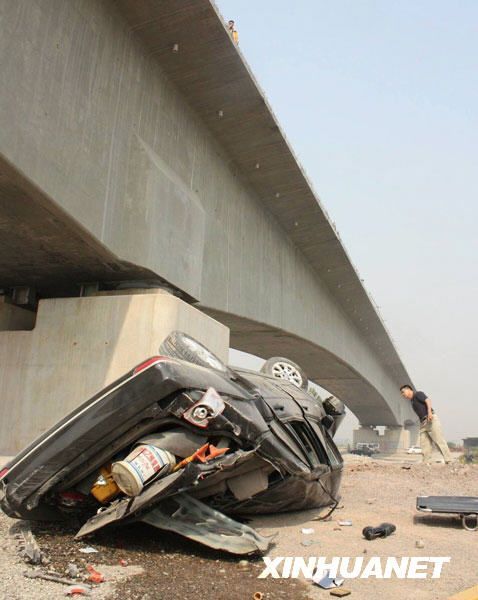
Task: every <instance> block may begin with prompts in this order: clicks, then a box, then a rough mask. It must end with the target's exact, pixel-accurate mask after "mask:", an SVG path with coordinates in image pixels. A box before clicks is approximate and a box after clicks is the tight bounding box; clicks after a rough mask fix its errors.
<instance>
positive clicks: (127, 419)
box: [1, 358, 342, 521]
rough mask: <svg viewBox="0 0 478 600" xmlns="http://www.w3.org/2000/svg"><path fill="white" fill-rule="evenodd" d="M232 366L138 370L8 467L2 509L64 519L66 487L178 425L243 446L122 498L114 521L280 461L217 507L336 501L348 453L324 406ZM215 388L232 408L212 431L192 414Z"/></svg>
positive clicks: (236, 509) (216, 501) (179, 364)
mask: <svg viewBox="0 0 478 600" xmlns="http://www.w3.org/2000/svg"><path fill="white" fill-rule="evenodd" d="M232 373H233V376H232V377H230V376H228V375H223V374H221V373H219V372H217V371H214V370H211V369H206V368H203V367H200V366H197V365H193V364H191V363H188V362H185V361H181V360H177V359H168V358H163V359H162V360H160V361H159V362H157V363H155V364H151V365H149V366H148V367H147V368H145V369H144V370H141V371H139V372H138V370H137V369H133V370H132V371H130V372H129V373H127V374H126V375H125V376H124V377H122V378H120V379H119V380H118V381H116V382H115V383H113V384H111V385H110V386H108V388H106V389H105V390H103V391H102V392H100V393H99V394H97V395H96V396H94V397H93V398H91V399H90V400H88V401H87V402H85V403H84V404H83V405H82V406H80V407H79V408H77V409H76V410H75V411H73V412H72V413H70V415H68V416H67V417H65V418H64V419H62V420H61V421H60V422H59V423H58V424H57V425H55V426H54V427H52V428H51V429H50V430H49V431H47V432H46V433H45V434H43V435H42V436H40V438H38V439H37V440H36V441H35V442H33V443H32V444H31V445H30V446H29V447H28V448H26V449H25V450H24V451H22V452H21V453H20V454H19V455H18V456H17V457H16V458H14V459H13V460H12V461H11V462H10V463H9V464H8V465H7V467H8V472H7V474H6V476H5V477H4V478H3V479H2V484H3V488H4V489H3V491H4V496H3V499H2V502H1V508H2V509H3V511H4V512H5V513H7V514H8V515H10V516H12V517H18V518H27V519H56V518H59V519H61V518H64V516H65V513H64V511H63V509H62V508H61V506H59V505H58V503H57V502H56V500H55V499H56V498H57V495H58V493H60V492H62V491H65V490H71V489H74V487H75V485H77V484H78V482H79V481H81V480H82V479H84V478H85V477H86V476H87V475H91V474H94V473H96V472H97V471H98V469H99V468H100V467H101V466H102V465H103V464H105V463H106V462H108V461H110V460H111V459H112V458H113V457H115V456H116V455H117V454H118V452H120V451H122V450H124V449H125V448H128V447H129V446H131V445H132V444H134V442H135V441H136V440H137V439H139V438H140V437H141V436H143V435H145V434H148V433H151V432H154V431H158V430H160V429H163V428H168V427H178V426H180V427H185V428H187V429H191V430H194V432H195V433H199V434H201V435H204V436H205V438H211V437H212V438H218V437H226V438H228V439H229V440H230V441H231V445H232V446H234V448H235V451H231V452H230V453H227V454H225V455H224V456H222V457H220V458H217V459H215V460H214V461H213V462H212V463H206V464H204V465H203V464H195V463H191V464H189V465H188V466H187V467H186V468H184V469H183V470H182V471H181V472H180V473H179V474H177V473H175V474H174V478H173V480H172V481H171V485H165V483H166V482H165V481H164V480H159V481H157V482H155V483H153V484H151V485H150V486H147V487H146V488H145V489H144V490H143V492H142V494H141V495H140V496H138V497H136V498H135V499H133V501H131V499H130V498H128V499H124V500H125V501H124V502H123V503H122V501H121V500H120V501H117V502H115V503H113V504H114V506H113V509H112V511H111V512H114V513H115V514H116V518H113V519H112V520H113V521H116V520H119V519H123V518H127V517H133V516H134V518H137V516H138V513H139V512H141V511H145V510H150V509H151V507H153V506H154V505H155V504H157V503H158V502H160V501H162V500H164V499H165V498H166V497H168V496H171V495H173V494H175V493H178V491H181V492H184V491H187V492H190V493H191V495H194V494H198V493H199V495H200V493H201V490H203V494H204V490H206V489H207V487H208V485H211V482H212V483H214V482H215V481H220V479H221V477H222V478H227V474H228V472H229V473H234V474H235V473H236V469H237V468H239V467H238V465H241V466H240V468H241V469H242V471H247V468H248V466H250V468H257V465H262V466H264V465H265V466H270V470H271V473H270V476H269V477H270V483H269V486H268V488H267V489H265V490H263V491H261V492H260V493H258V494H256V495H254V496H253V497H252V498H249V499H247V500H235V499H234V497H233V496H232V495H231V494H225V495H224V496H223V497H222V498H221V497H215V498H210V503H211V505H213V506H214V508H217V509H218V510H223V511H224V512H227V513H244V514H247V513H264V512H278V511H287V510H298V509H304V508H314V507H322V506H328V505H331V504H333V503H335V502H336V500H337V494H338V489H339V485H340V479H341V473H342V459H341V457H340V453H339V452H338V450H337V448H336V446H335V444H334V442H333V441H332V438H331V436H330V435H329V433H328V432H327V430H326V428H325V427H324V426H323V425H322V421H323V419H324V417H325V416H326V413H325V411H324V409H323V407H322V405H321V403H320V402H317V400H315V399H314V398H312V397H311V396H309V395H308V394H307V393H306V392H305V391H304V390H301V389H299V388H297V387H295V386H293V385H292V384H290V383H288V382H286V381H282V380H276V379H273V378H272V377H270V376H266V375H263V374H259V373H251V372H248V371H245V370H236V371H234V372H232ZM210 387H212V388H214V389H215V390H216V391H217V392H218V393H219V394H220V395H221V397H222V399H223V400H224V403H225V409H224V411H223V412H222V414H219V415H217V417H215V418H214V419H211V421H210V422H209V426H208V427H207V429H204V430H199V429H198V428H195V427H194V426H192V425H190V424H189V423H187V422H186V421H185V420H184V419H183V418H182V415H183V414H184V412H185V411H186V410H187V409H188V408H189V407H190V406H192V404H194V402H195V401H197V400H198V399H199V397H200V396H201V394H202V393H203V392H204V391H206V390H207V389H208V388H210ZM314 457H315V458H314ZM248 461H250V462H248ZM244 465H246V466H245V467H244ZM168 477H171V476H168ZM203 497H204V496H203ZM208 503H209V502H208ZM127 504H128V505H129V507H128V508H127V509H126V508H125V506H126V505H127ZM106 510H108V509H106ZM118 515H119V517H118ZM105 517H106V515H105ZM91 520H92V521H93V520H94V517H93V518H92V519H91Z"/></svg>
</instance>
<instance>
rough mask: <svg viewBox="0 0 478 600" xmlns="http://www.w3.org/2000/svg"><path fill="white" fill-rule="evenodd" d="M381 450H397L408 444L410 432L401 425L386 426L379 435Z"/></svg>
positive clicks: (406, 446)
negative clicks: (380, 435) (381, 434)
mask: <svg viewBox="0 0 478 600" xmlns="http://www.w3.org/2000/svg"><path fill="white" fill-rule="evenodd" d="M380 446H381V450H382V451H383V452H398V451H399V450H404V449H405V448H408V447H409V446H410V432H409V431H408V429H406V428H405V427H402V426H401V425H400V426H398V427H391V426H389V427H387V428H386V430H385V432H384V434H383V436H382V437H381V444H380Z"/></svg>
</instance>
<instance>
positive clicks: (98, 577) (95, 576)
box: [86, 565, 105, 583]
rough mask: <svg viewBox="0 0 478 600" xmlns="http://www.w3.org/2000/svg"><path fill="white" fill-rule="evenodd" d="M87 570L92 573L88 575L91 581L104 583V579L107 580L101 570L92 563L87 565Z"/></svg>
mask: <svg viewBox="0 0 478 600" xmlns="http://www.w3.org/2000/svg"><path fill="white" fill-rule="evenodd" d="M86 570H87V571H88V573H89V574H90V576H89V577H88V581H91V582H92V583H103V581H104V580H105V578H104V576H103V575H102V574H101V573H100V572H99V571H97V570H96V569H95V568H94V567H93V566H92V565H86Z"/></svg>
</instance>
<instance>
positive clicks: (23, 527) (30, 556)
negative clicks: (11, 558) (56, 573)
mask: <svg viewBox="0 0 478 600" xmlns="http://www.w3.org/2000/svg"><path fill="white" fill-rule="evenodd" d="M10 533H11V534H12V536H13V537H14V538H15V539H16V540H17V543H18V552H19V554H20V557H21V558H22V559H23V560H24V561H25V562H26V563H29V564H31V565H47V564H48V563H49V560H48V559H47V557H46V556H45V554H44V553H43V552H42V551H41V550H40V547H39V545H38V544H37V541H36V539H35V536H34V535H33V533H32V531H31V529H30V524H29V522H28V521H20V522H19V523H15V525H14V526H13V527H12V528H11V530H10Z"/></svg>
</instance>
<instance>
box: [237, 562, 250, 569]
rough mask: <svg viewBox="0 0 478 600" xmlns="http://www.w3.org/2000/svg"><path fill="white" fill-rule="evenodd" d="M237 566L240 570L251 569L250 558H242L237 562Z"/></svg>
mask: <svg viewBox="0 0 478 600" xmlns="http://www.w3.org/2000/svg"><path fill="white" fill-rule="evenodd" d="M237 568H238V569H239V570H240V571H247V570H248V569H249V561H248V560H240V561H239V562H238V563H237Z"/></svg>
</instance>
